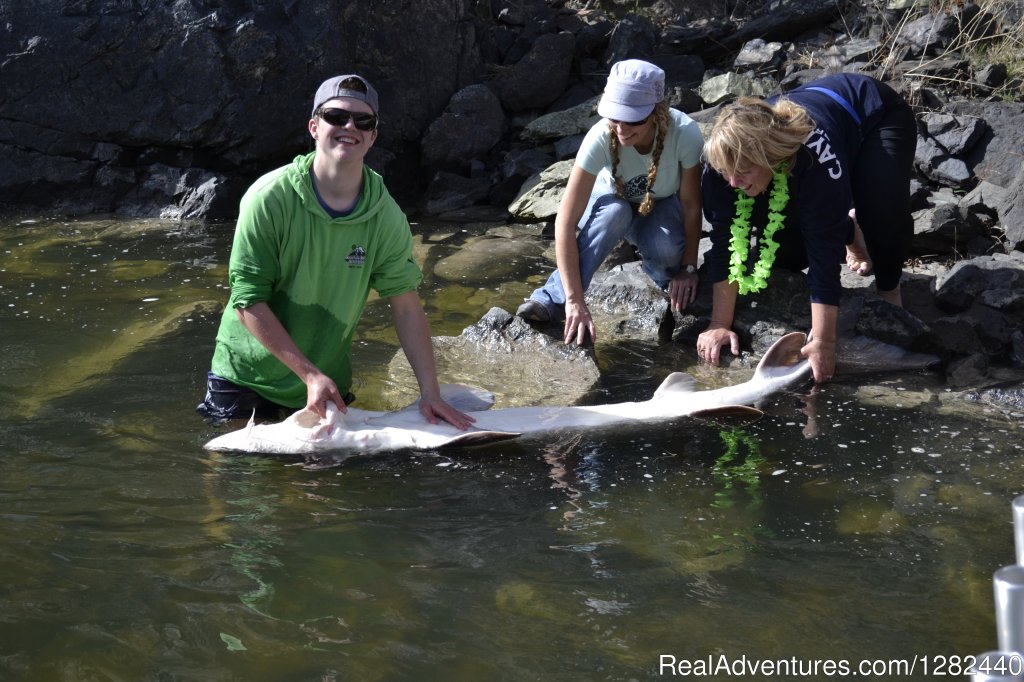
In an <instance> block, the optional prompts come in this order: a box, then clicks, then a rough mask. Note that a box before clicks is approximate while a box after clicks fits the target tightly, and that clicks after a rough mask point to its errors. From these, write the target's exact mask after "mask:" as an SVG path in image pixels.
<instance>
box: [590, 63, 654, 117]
mask: <svg viewBox="0 0 1024 682" xmlns="http://www.w3.org/2000/svg"><path fill="white" fill-rule="evenodd" d="M663 99H665V72H664V71H662V70H661V69H660V68H658V67H657V66H655V65H654V64H651V63H650V62H645V61H643V60H640V59H626V60H624V61H621V62H615V64H613V65H612V69H611V71H610V72H609V73H608V82H607V83H606V84H605V86H604V94H603V95H601V102H600V103H599V104H598V105H597V113H598V114H600V115H601V116H603V117H604V118H607V119H611V120H615V121H626V122H630V121H642V120H643V119H645V118H647V117H648V116H650V115H651V112H652V111H654V105H655V104H657V103H658V102H660V101H661V100H663Z"/></svg>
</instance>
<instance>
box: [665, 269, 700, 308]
mask: <svg viewBox="0 0 1024 682" xmlns="http://www.w3.org/2000/svg"><path fill="white" fill-rule="evenodd" d="M699 282H700V278H699V277H698V276H697V273H696V272H692V273H688V272H686V271H685V270H680V271H679V272H677V273H676V274H675V275H674V276H673V277H672V280H671V281H670V282H669V283H668V298H669V301H670V302H671V304H672V310H678V311H683V310H686V306H688V305H690V304H691V303H693V302H694V301H696V300H697V284H698V283H699Z"/></svg>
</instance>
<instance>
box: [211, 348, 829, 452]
mask: <svg viewBox="0 0 1024 682" xmlns="http://www.w3.org/2000/svg"><path fill="white" fill-rule="evenodd" d="M804 343H805V335H804V334H802V333H800V332H794V333H791V334H787V335H786V336H783V337H782V338H781V339H779V340H778V341H776V342H775V343H774V344H772V347H771V348H769V349H768V350H767V351H766V352H765V354H764V357H762V358H761V361H760V362H759V363H758V365H757V369H755V370H754V376H753V377H752V378H751V379H750V380H749V381H745V382H743V383H742V384H737V385H735V386H727V387H725V388H716V389H712V390H707V391H698V390H696V386H695V381H694V379H693V378H692V377H691V376H689V375H687V374H683V373H682V372H674V373H672V374H670V375H669V376H668V377H667V378H666V379H665V380H664V381H663V382H662V384H661V386H659V387H658V389H657V390H656V391H655V392H654V395H653V396H652V397H651V399H650V400H644V401H641V402H631V403H615V404H611V405H586V406H577V405H573V406H568V407H508V408H502V409H497V410H490V411H488V409H487V408H489V407H490V406H491V405H492V404H493V402H494V397H493V395H491V394H489V393H487V392H485V391H481V390H479V389H473V388H470V387H468V386H461V385H446V386H444V387H443V395H444V397H445V399H446V400H448V401H449V402H450V403H451V404H452V405H453V406H455V407H458V408H459V409H461V410H463V411H465V412H467V413H469V414H471V415H472V416H473V417H474V418H476V423H475V424H474V425H473V426H471V427H470V429H469V430H467V431H460V430H459V429H457V428H455V427H454V426H451V425H450V424H448V423H445V422H439V423H437V424H431V423H429V422H427V421H426V419H424V418H423V415H421V414H420V412H419V410H418V409H417V408H416V405H415V404H414V405H410V406H409V407H406V408H405V409H402V410H399V411H397V412H373V411H369V410H360V409H358V408H354V407H353V408H349V410H348V412H346V413H342V412H340V411H339V410H337V408H335V406H334V404H333V403H328V410H327V416H326V417H325V418H323V419H321V418H320V417H318V416H317V415H316V413H314V412H312V411H311V410H306V409H303V410H299V411H298V412H296V413H295V414H293V415H291V416H290V417H288V418H287V419H285V420H284V421H282V422H279V423H277V424H254V423H253V421H252V420H250V421H249V425H248V426H246V427H245V428H242V429H239V430H237V431H232V432H231V433H226V434H224V435H223V436H218V437H217V438H214V439H213V440H211V441H210V442H209V443H207V444H206V446H205V447H206V449H207V450H217V451H241V452H256V453H267V454H282V455H286V454H295V455H299V454H309V453H316V452H330V451H344V450H348V451H356V452H361V453H370V452H383V451H387V450H406V449H408V450H433V449H436V448H444V447H451V446H454V445H473V444H478V443H487V442H491V441H498V440H507V439H510V438H518V437H520V436H535V435H537V434H541V433H544V432H548V431H554V430H559V429H573V428H587V429H594V428H604V427H609V426H620V427H621V426H623V425H626V424H633V423H640V422H655V421H665V420H669V419H674V418H677V417H683V416H686V415H701V416H708V415H711V414H723V413H735V412H745V413H758V412H757V410H756V409H754V408H752V407H747V406H749V405H752V404H753V403H756V402H757V401H758V400H760V399H762V398H765V397H767V396H769V395H772V394H773V393H778V392H779V391H784V390H786V389H787V388H789V387H791V386H794V385H795V384H797V383H799V382H801V381H804V380H805V379H806V378H807V377H808V376H809V375H810V372H811V367H810V365H809V364H808V362H807V360H804V359H801V357H800V348H801V347H802V346H803V345H804Z"/></svg>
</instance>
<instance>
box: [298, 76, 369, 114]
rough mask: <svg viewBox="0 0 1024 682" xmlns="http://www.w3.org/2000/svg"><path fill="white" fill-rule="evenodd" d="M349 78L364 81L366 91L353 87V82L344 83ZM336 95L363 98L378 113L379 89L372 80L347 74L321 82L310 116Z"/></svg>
mask: <svg viewBox="0 0 1024 682" xmlns="http://www.w3.org/2000/svg"><path fill="white" fill-rule="evenodd" d="M349 79H355V80H357V81H359V82H360V83H362V84H363V86H364V87H365V88H366V92H362V91H360V90H355V89H353V88H352V86H351V84H349V85H348V86H347V87H346V86H344V85H342V83H344V82H345V81H347V80H349ZM335 97H351V98H352V99H358V100H362V101H364V102H366V103H367V104H369V105H370V108H371V109H372V110H373V113H375V114H376V113H377V106H378V104H379V99H378V97H377V91H376V90H374V89H373V86H372V85H370V81H368V80H366V79H365V78H363V77H362V76H357V75H355V74H349V75H347V76H335V77H334V78H328V79H327V80H325V81H324V82H323V83H321V84H320V87H319V88H317V89H316V96H315V97H313V113H312V114H310V116H315V115H316V110H317V109H319V108H320V106H321V105H322V104H323V103H324V102H327V101H328V100H332V99H334V98H335Z"/></svg>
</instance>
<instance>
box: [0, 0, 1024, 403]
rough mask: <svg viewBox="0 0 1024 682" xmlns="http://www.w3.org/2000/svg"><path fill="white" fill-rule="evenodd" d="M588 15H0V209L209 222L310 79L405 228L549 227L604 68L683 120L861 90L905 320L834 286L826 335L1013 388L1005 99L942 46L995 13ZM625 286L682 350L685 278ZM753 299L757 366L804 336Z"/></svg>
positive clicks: (704, 303)
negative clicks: (910, 190) (907, 169)
mask: <svg viewBox="0 0 1024 682" xmlns="http://www.w3.org/2000/svg"><path fill="white" fill-rule="evenodd" d="M594 4H595V3H593V2H579V1H572V2H565V1H559V0H549V1H541V0H526V1H524V2H515V3H513V2H507V1H502V0H491V1H486V0H484V1H479V2H470V1H469V0H464V1H461V2H454V3H453V2H447V1H444V2H442V1H441V0H422V1H421V2H418V3H416V4H415V5H407V4H404V3H398V2H391V1H384V2H380V1H375V0H365V1H362V0H355V1H351V2H345V1H341V0H335V1H333V2H326V3H303V2H300V1H293V2H285V3H277V4H272V5H263V4H259V5H253V6H250V5H249V4H248V3H228V4H226V5H225V4H224V3H212V2H207V1H206V0H178V1H177V2H174V3H160V2H155V1H153V0H117V1H115V2H94V1H92V0H81V1H78V2H63V1H61V2H58V1H57V0H43V1H41V2H38V3H5V4H3V5H0V19H2V20H3V24H4V26H5V30H4V31H3V32H0V54H2V55H3V57H2V58H0V80H2V81H3V83H4V88H3V90H2V91H0V204H2V206H3V208H4V209H6V210H8V211H41V212H46V213H52V212H56V213H65V214H83V213H97V212H104V213H118V214H121V215H128V216H139V217H148V216H158V215H159V216H161V217H165V218H174V219H180V220H183V221H191V220H206V219H230V218H232V217H233V215H234V212H235V210H236V206H237V201H238V198H239V196H240V194H241V192H242V191H244V189H245V187H246V186H247V185H248V184H249V183H250V182H251V181H252V180H253V179H254V178H255V177H257V176H258V175H260V174H262V173H263V172H265V171H266V170H267V169H269V168H272V167H274V166H276V165H280V164H282V163H285V162H287V161H288V160H289V159H290V158H291V157H292V156H294V155H295V154H297V153H301V152H303V151H305V150H306V149H308V140H307V137H308V136H307V134H306V132H305V123H306V118H307V117H308V106H309V102H308V101H307V100H308V99H309V97H310V96H311V93H312V92H313V90H314V89H315V87H316V84H317V83H318V82H319V81H320V80H321V79H322V78H323V77H324V76H326V75H330V74H335V73H342V72H351V71H358V72H360V73H363V74H365V75H366V76H368V77H369V78H370V79H371V80H372V81H373V82H374V83H375V85H377V86H378V89H379V90H380V91H381V94H382V114H383V123H382V129H381V136H380V139H379V142H378V145H377V147H376V149H375V150H374V153H373V155H372V158H371V163H372V165H374V166H375V167H376V168H377V169H378V170H380V171H381V172H383V173H384V174H385V177H386V179H387V182H388V184H389V187H391V188H392V191H393V192H394V193H395V195H396V196H397V197H398V198H399V200H400V201H401V203H403V206H404V207H405V208H406V209H407V211H408V212H409V213H410V214H413V215H421V216H431V217H433V218H436V219H438V220H442V221H448V222H456V221H466V222H474V223H481V222H488V223H493V224H495V225H506V224H513V225H516V226H521V227H523V228H524V229H527V230H530V231H533V232H535V233H545V231H547V232H548V233H549V232H550V230H549V228H550V224H551V221H552V219H553V216H554V213H555V209H556V207H557V202H558V199H559V197H560V192H561V188H562V186H563V185H564V179H565V177H566V175H567V173H568V169H569V167H570V166H571V159H572V158H573V156H574V154H575V152H576V149H577V148H578V145H579V142H580V139H581V138H582V135H583V133H584V132H585V131H586V130H587V129H588V128H589V126H590V125H592V123H593V122H594V121H595V120H596V114H595V111H594V108H595V105H596V101H597V97H598V95H599V93H600V91H601V88H602V86H603V84H604V79H605V75H606V74H607V69H608V66H609V65H610V64H612V63H614V62H615V61H618V60H620V59H624V58H629V57H636V58H644V59H648V60H650V61H652V62H654V63H657V64H658V65H660V66H661V67H662V68H664V69H665V71H666V73H667V85H668V86H669V91H670V93H671V95H670V103H671V104H672V105H673V106H675V107H676V108H678V109H680V110H682V111H685V112H687V113H688V114H690V115H691V116H692V117H693V118H695V119H696V120H698V121H699V122H701V123H702V125H710V123H711V122H712V121H713V120H714V117H715V115H716V113H717V110H718V108H719V107H720V106H722V105H723V104H725V103H728V102H729V101H731V100H732V99H734V98H735V97H737V96H739V95H743V94H754V95H764V94H768V93H770V92H774V91H779V90H782V91H785V90H787V89H789V88H792V87H794V86H796V85H798V84H800V83H803V82H806V81H807V80H810V79H813V78H816V77H818V76H820V75H822V74H824V73H826V72H828V71H836V70H843V71H860V72H865V73H869V74H871V75H874V76H876V77H879V78H881V79H883V80H886V81H887V82H889V83H890V84H891V85H893V86H894V87H895V88H896V89H897V90H899V91H900V92H901V93H902V94H903V95H904V96H905V97H906V98H907V99H908V101H910V102H911V103H912V105H913V106H914V107H915V111H916V113H917V116H918V121H919V139H918V150H917V158H916V169H917V174H918V178H917V180H916V182H915V185H914V208H915V220H916V225H917V227H916V234H915V240H914V254H913V257H914V260H913V261H912V262H911V263H909V264H908V268H907V275H906V279H905V287H906V293H905V300H906V308H905V309H903V310H901V309H897V308H893V307H892V306H888V305H886V304H884V303H883V302H881V301H879V300H877V299H876V298H875V297H874V296H873V295H872V294H871V292H870V289H869V288H868V286H867V285H868V284H870V278H867V279H864V278H859V277H856V276H848V277H846V279H844V285H845V286H846V288H847V294H846V298H845V300H844V302H843V305H842V310H843V325H844V329H845V330H846V331H847V332H848V333H849V337H850V338H854V337H866V338H872V339H877V340H879V341H882V342H885V343H889V344H895V345H897V346H899V347H901V348H904V349H907V350H908V351H912V352H915V353H921V354H925V355H928V356H931V357H934V358H936V359H937V362H938V364H939V366H940V367H941V368H942V371H943V372H944V373H945V376H946V380H947V383H948V384H949V386H950V387H952V388H957V389H965V388H973V389H979V390H980V389H984V388H986V387H992V386H1006V385H1009V386H1011V392H1010V394H1009V395H1011V398H1010V400H1011V401H1012V399H1013V398H1012V396H1013V395H1014V394H1013V393H1012V391H1013V390H1018V391H1019V388H1018V389H1013V388H1012V387H1014V386H1017V387H1019V386H1020V382H1021V380H1022V378H1024V332H1022V329H1024V324H1022V323H1024V294H1022V293H1021V292H1022V287H1021V280H1022V278H1024V253H1022V251H1021V249H1022V246H1021V245H1022V243H1024V169H1022V166H1021V158H1022V154H1024V151H1022V146H1021V143H1020V141H1019V140H1020V137H1019V134H1020V132H1019V131H1020V130H1022V129H1024V103H1022V102H1021V93H1022V91H1024V86H1022V84H1021V83H1020V81H1019V80H1015V79H1014V78H1013V77H1008V76H1007V68H1006V66H1005V64H1002V63H1000V62H998V61H992V62H991V63H985V64H977V63H972V62H971V61H970V60H969V59H968V55H967V54H966V52H965V48H967V47H968V46H969V47H970V48H971V49H973V50H976V49H977V47H978V46H979V45H981V44H984V43H985V42H986V41H994V40H997V37H998V36H1000V35H1003V34H1005V33H1006V32H1007V31H1008V30H1010V29H1012V28H1013V27H1015V26H1016V27H1018V28H1019V26H1020V24H1021V21H1022V18H1021V11H1022V10H1021V9H1020V7H1019V6H1016V5H1015V4H1014V3H1006V6H1005V7H1003V6H1001V5H998V4H991V5H990V4H986V5H984V6H979V5H975V4H970V3H966V4H964V3H949V9H948V10H936V11H934V12H933V13H927V12H925V11H923V10H922V9H919V8H915V7H914V5H915V4H920V3H914V2H890V3H889V4H888V7H889V8H888V9H879V8H878V6H877V4H876V3H871V2H866V1H864V2H838V1H836V0H781V1H776V2H770V3H767V2H766V3H749V2H728V3H722V2H712V1H710V0H703V1H700V0H695V1H694V2H686V3H683V2H679V1H677V0H658V1H657V2H639V3H637V2H619V1H609V2H604V3H598V5H599V7H600V8H595V7H593V5H594ZM314 5H315V6H314ZM505 234H506V235H507V234H508V231H507V230H506V231H505ZM512 234H514V231H513V233H512ZM505 238H506V239H508V238H509V237H507V236H506V237H505ZM513 241H514V238H513ZM511 248H515V247H514V246H513V247H511ZM529 248H536V247H535V244H531V245H530V246H529ZM623 260H627V261H628V260H629V254H626V255H625V257H624V258H623ZM623 272H624V273H626V274H622V275H615V276H616V277H631V278H632V279H630V281H629V282H620V283H619V284H617V285H616V286H617V287H618V289H617V290H616V291H617V293H616V296H621V295H622V291H634V292H636V293H635V294H628V296H627V298H628V297H629V296H636V299H635V301H634V302H633V303H628V304H623V305H626V309H634V308H636V309H638V307H642V308H643V309H644V311H645V312H644V313H643V315H639V314H633V313H631V314H633V317H632V318H629V319H627V320H626V321H622V320H620V321H619V322H618V323H616V324H618V325H619V327H620V328H621V329H625V328H627V327H628V328H630V329H631V330H632V331H631V333H632V332H635V331H636V330H637V329H646V328H648V327H649V328H650V329H651V330H653V331H649V332H645V333H653V334H661V335H663V336H664V335H665V334H669V335H671V337H672V338H674V339H675V340H677V341H679V342H682V343H692V339H693V337H694V336H695V335H696V334H697V333H699V331H700V330H701V329H702V328H703V327H702V325H704V324H706V321H707V320H706V315H707V313H708V310H709V283H706V282H705V283H703V286H702V294H701V296H700V299H699V300H698V304H697V306H695V309H694V310H692V311H688V314H687V315H684V316H672V315H670V314H668V313H667V304H663V303H661V302H660V299H659V295H658V292H657V291H653V292H652V291H651V290H650V287H648V286H647V285H646V284H645V283H644V282H643V281H642V279H643V278H642V276H640V275H629V274H628V267H627V268H625V269H624V270H623ZM775 279H776V280H777V281H775V282H773V283H772V285H771V286H770V287H769V290H768V292H766V293H765V294H764V295H763V296H761V297H760V299H761V300H759V301H757V308H756V314H755V311H754V310H753V309H752V308H749V307H748V308H745V309H742V310H740V311H739V316H738V318H737V331H739V332H740V333H741V336H742V337H743V338H744V341H745V342H746V343H749V344H751V345H752V346H753V347H755V348H756V347H758V345H759V343H762V342H763V340H759V337H760V336H763V335H769V336H770V335H771V334H775V333H778V332H780V331H785V330H787V329H794V328H795V329H806V328H807V327H808V326H809V322H808V320H809V311H808V310H807V308H806V292H805V290H804V289H803V288H802V286H803V285H802V282H801V281H800V280H799V278H796V279H792V280H790V279H789V278H788V276H786V275H785V274H784V273H782V274H779V275H778V276H777V277H776V278H775ZM601 295H602V294H600V293H599V290H598V291H596V292H595V293H594V297H595V299H594V300H595V302H596V301H597V300H598V299H597V297H599V296H601ZM516 303H517V302H509V306H510V307H512V306H514V305H515V304H516ZM620 303H621V300H620ZM597 305H598V306H600V304H599V303H597ZM630 306H632V308H631V307H630ZM659 306H663V307H664V311H663V313H664V314H659V313H658V310H659ZM627 317H628V316H627ZM989 393H992V392H991V391H990V392H989ZM996 393H999V394H1000V395H1006V394H1007V392H1006V391H1005V390H1001V391H997V392H996ZM1016 399H1017V400H1019V399H1020V398H1019V394H1017V398H1016Z"/></svg>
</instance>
